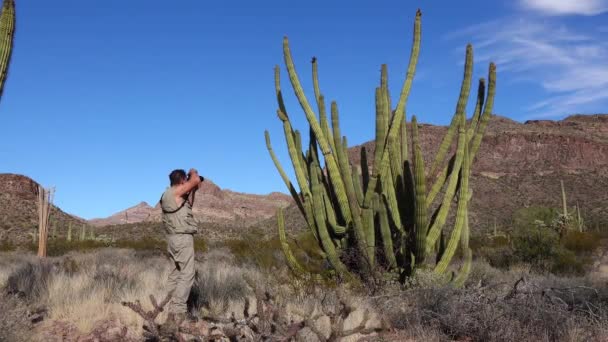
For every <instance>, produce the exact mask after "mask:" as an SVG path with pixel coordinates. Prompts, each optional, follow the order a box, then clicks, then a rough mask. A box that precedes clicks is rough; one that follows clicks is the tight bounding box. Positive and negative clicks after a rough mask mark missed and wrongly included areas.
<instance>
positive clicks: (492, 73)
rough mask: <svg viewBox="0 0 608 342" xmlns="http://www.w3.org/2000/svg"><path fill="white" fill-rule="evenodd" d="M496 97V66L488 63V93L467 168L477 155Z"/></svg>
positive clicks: (470, 150)
mask: <svg viewBox="0 0 608 342" xmlns="http://www.w3.org/2000/svg"><path fill="white" fill-rule="evenodd" d="M495 95H496V64H494V63H490V68H489V71H488V93H487V97H486V101H485V103H484V109H483V114H482V115H481V117H480V122H479V125H478V127H477V133H476V134H475V137H474V138H473V142H472V144H471V146H470V149H469V156H470V157H469V166H470V165H472V164H473V162H474V161H475V156H476V155H477V151H478V150H479V147H480V146H481V139H482V138H483V135H484V133H485V130H486V127H487V125H488V122H489V121H490V116H491V115H492V110H493V109H494V97H495Z"/></svg>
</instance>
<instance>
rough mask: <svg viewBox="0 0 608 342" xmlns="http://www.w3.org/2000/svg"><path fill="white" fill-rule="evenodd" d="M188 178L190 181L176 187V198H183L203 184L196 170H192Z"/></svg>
mask: <svg viewBox="0 0 608 342" xmlns="http://www.w3.org/2000/svg"><path fill="white" fill-rule="evenodd" d="M188 176H190V179H189V180H188V181H186V182H185V183H182V184H180V185H178V186H176V187H175V190H174V194H175V197H176V198H179V197H182V196H183V195H184V194H187V193H188V192H190V190H192V189H194V188H196V187H197V186H198V185H199V184H200V183H201V179H200V177H199V176H198V172H197V171H196V170H195V169H190V171H189V172H188Z"/></svg>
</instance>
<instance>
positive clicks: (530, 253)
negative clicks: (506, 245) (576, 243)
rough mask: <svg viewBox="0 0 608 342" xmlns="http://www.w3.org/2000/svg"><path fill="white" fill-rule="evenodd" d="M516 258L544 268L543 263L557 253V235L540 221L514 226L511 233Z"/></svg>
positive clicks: (558, 246) (547, 261) (558, 248)
mask: <svg viewBox="0 0 608 342" xmlns="http://www.w3.org/2000/svg"><path fill="white" fill-rule="evenodd" d="M513 249H514V255H515V257H516V258H518V259H519V260H521V261H523V262H529V263H531V264H533V265H535V266H539V267H540V268H543V269H546V266H545V264H546V263H549V262H550V261H551V259H552V258H553V257H554V256H556V255H557V254H558V253H559V250H560V245H559V236H558V234H557V232H555V231H554V230H552V229H550V228H549V227H547V226H546V225H545V224H544V223H543V222H542V221H536V222H534V224H532V225H529V226H521V227H518V228H516V230H515V232H514V234H513Z"/></svg>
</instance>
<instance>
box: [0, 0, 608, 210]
mask: <svg viewBox="0 0 608 342" xmlns="http://www.w3.org/2000/svg"><path fill="white" fill-rule="evenodd" d="M418 6H420V7H421V9H422V11H423V21H422V31H423V36H422V51H421V55H420V62H419V65H418V70H417V74H416V78H415V80H414V84H413V90H412V93H411V96H410V101H409V104H408V116H411V114H417V115H418V117H419V120H420V121H422V122H426V123H434V124H445V123H447V122H449V120H450V118H451V115H452V114H453V111H454V108H455V105H456V100H457V96H458V91H459V85H460V81H461V77H462V64H463V59H464V51H465V45H466V43H467V42H472V43H473V45H474V53H475V61H476V63H475V71H474V73H475V77H476V78H479V77H483V76H485V75H486V73H487V67H488V63H489V61H491V60H493V61H496V62H497V64H498V89H497V99H496V104H495V113H498V114H501V115H504V116H507V117H510V118H512V119H514V120H517V121H524V120H527V119H536V118H550V119H560V118H563V117H565V116H566V115H568V114H570V113H575V112H576V113H597V112H606V111H607V110H606V109H607V105H608V40H607V39H605V37H606V36H607V35H608V1H606V0H577V1H565V0H517V1H503V2H497V1H477V0H475V1H460V2H457V3H454V2H445V1H433V2H431V1H426V2H424V3H423V2H416V3H414V2H411V1H397V0H390V1H389V0H387V1H376V2H372V1H353V0H351V1H319V0H308V1H297V2H296V1H258V2H252V1H246V0H241V1H214V2H209V1H199V0H180V1H174V2H169V1H166V0H165V1H160V0H146V1H142V0H129V1H124V0H123V1H118V0H104V1H99V0H90V1H82V0H64V1H60V2H57V1H38V0H36V1H35V0H18V1H17V32H16V37H15V47H14V53H13V60H12V64H11V69H10V71H9V77H8V81H7V83H6V86H5V91H4V95H3V97H2V101H1V103H0V116H1V117H2V133H1V134H0V172H10V173H19V174H25V175H27V176H30V177H32V178H34V179H35V180H37V181H39V182H41V183H42V184H43V185H44V186H47V187H48V186H54V187H55V188H56V195H55V203H56V204H57V205H59V206H60V207H61V208H62V209H63V210H65V211H68V212H70V213H73V214H76V215H79V216H81V217H84V218H93V217H104V216H107V215H110V214H112V213H114V212H116V211H119V210H122V209H124V208H127V207H129V206H132V205H135V204H137V203H139V202H140V201H142V200H143V201H147V202H149V203H151V204H154V203H155V202H156V201H157V200H158V197H159V196H160V193H161V192H162V190H163V189H164V187H165V186H166V183H167V180H168V178H167V175H168V173H169V171H170V170H172V169H174V168H185V169H188V168H190V167H196V168H197V169H198V170H199V171H200V172H201V173H202V174H203V175H205V176H206V177H208V178H210V179H212V180H213V181H214V182H215V183H217V184H218V185H219V186H221V187H223V188H229V189H233V190H236V191H242V192H250V193H269V192H272V191H283V192H285V189H284V185H283V184H282V182H281V179H280V177H279V175H278V173H277V172H276V170H275V169H274V165H273V164H272V161H271V160H270V158H269V156H268V154H267V151H266V148H265V144H264V130H265V129H269V131H270V133H271V136H272V138H273V144H274V147H275V150H276V151H277V153H278V154H279V157H280V158H281V160H282V161H283V164H284V165H285V166H289V159H288V157H287V154H286V149H285V144H284V139H283V136H282V129H281V125H280V123H279V121H278V119H277V118H276V115H275V110H276V102H275V98H274V86H273V67H274V66H275V65H276V64H279V65H280V66H281V70H282V82H283V89H284V93H285V95H286V100H287V108H288V110H289V112H290V116H291V117H292V120H293V121H294V124H295V126H296V127H297V128H299V129H302V130H305V129H306V123H305V121H304V115H303V113H302V111H301V110H300V108H299V105H298V104H297V102H296V101H295V96H294V95H293V91H292V90H291V87H290V84H289V81H288V78H287V75H286V71H285V69H284V65H283V57H282V38H283V36H284V35H287V36H288V37H289V39H290V44H291V50H292V53H293V55H294V58H295V62H296V67H297V69H298V72H299V74H300V78H301V79H302V82H303V84H304V86H305V87H306V91H307V93H308V94H309V95H310V94H312V86H311V80H310V59H311V57H312V56H316V57H317V58H318V60H319V74H320V82H321V90H322V92H323V93H324V95H325V97H326V99H328V100H337V101H338V105H339V108H340V113H341V119H342V132H343V134H345V135H347V136H348V138H349V143H350V144H351V145H354V144H359V143H362V142H365V141H367V140H370V139H372V137H373V134H374V133H373V132H374V128H373V124H374V112H373V109H374V100H373V94H374V88H375V87H376V85H377V84H378V82H379V70H380V65H381V64H382V63H387V64H388V68H389V79H390V86H391V89H392V94H393V96H396V95H397V93H398V90H399V89H400V87H401V82H402V80H403V75H404V72H405V68H406V63H407V60H408V57H409V50H410V46H411V33H412V24H413V19H414V14H415V11H416V8H417V7H418ZM465 6H468V8H467V7H465ZM311 99H312V98H311ZM470 102H473V99H472V97H471V100H470ZM289 173H290V174H293V173H291V172H289Z"/></svg>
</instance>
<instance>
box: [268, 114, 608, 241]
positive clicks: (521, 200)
mask: <svg viewBox="0 0 608 342" xmlns="http://www.w3.org/2000/svg"><path fill="white" fill-rule="evenodd" d="M446 130H447V127H444V126H435V125H427V124H422V125H420V129H419V131H420V138H421V144H422V149H423V153H424V156H425V162H426V166H427V167H428V166H430V164H431V162H432V160H431V158H434V156H435V153H436V151H437V149H438V147H439V144H440V143H441V140H442V139H443V136H444V134H445V132H446ZM363 148H365V149H366V152H367V157H368V167H369V168H370V170H371V168H372V164H373V155H374V142H373V141H371V142H367V143H365V144H363V145H359V146H354V147H352V148H350V150H349V158H350V159H351V161H352V162H353V163H356V164H360V161H361V149H363ZM560 180H563V181H564V185H565V188H566V192H567V197H568V205H569V206H570V207H574V206H575V205H576V204H578V205H579V206H580V207H581V213H582V215H583V217H584V218H585V220H586V222H587V224H588V226H591V227H592V228H594V227H595V226H596V225H603V226H606V225H608V193H607V191H606V190H607V189H608V114H600V115H573V116H570V117H568V118H566V119H564V120H561V121H551V120H531V121H527V122H525V123H523V124H522V123H518V122H516V121H513V120H510V119H508V118H505V117H502V116H498V115H494V116H492V118H491V121H490V123H489V124H488V128H487V131H486V135H485V137H484V139H483V142H482V146H481V149H480V150H479V152H478V154H477V158H476V159H475V163H474V165H473V170H472V179H471V188H472V189H473V199H472V204H471V208H470V222H471V225H472V227H473V229H474V230H477V231H480V230H484V229H487V228H490V227H492V225H493V224H494V220H495V219H496V222H497V224H498V225H499V228H503V227H509V225H510V223H511V222H510V221H511V218H512V216H513V213H514V212H515V211H517V210H518V209H520V208H524V207H528V206H533V205H539V206H549V207H555V208H561V189H560ZM285 220H286V222H287V223H288V225H289V226H290V227H289V228H291V229H294V230H299V229H303V228H304V226H305V223H304V219H303V218H302V216H301V214H300V213H299V211H298V210H297V209H296V208H295V206H293V207H291V208H289V210H287V211H286V212H285ZM258 226H260V227H266V228H267V229H268V230H271V231H273V230H275V229H276V220H275V219H274V218H271V219H269V220H265V221H264V222H261V223H260V224H258Z"/></svg>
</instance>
